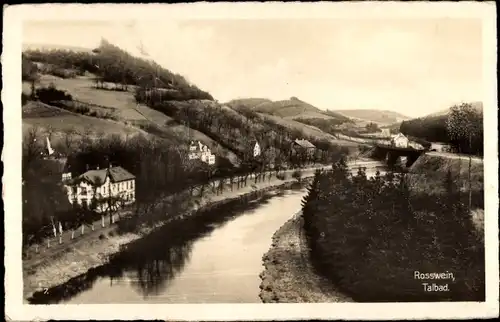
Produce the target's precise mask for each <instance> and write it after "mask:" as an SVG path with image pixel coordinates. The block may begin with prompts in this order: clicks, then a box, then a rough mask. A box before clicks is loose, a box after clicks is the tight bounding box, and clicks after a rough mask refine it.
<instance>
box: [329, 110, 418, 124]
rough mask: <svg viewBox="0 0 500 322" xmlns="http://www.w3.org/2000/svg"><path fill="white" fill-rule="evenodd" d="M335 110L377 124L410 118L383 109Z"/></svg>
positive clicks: (359, 120)
mask: <svg viewBox="0 0 500 322" xmlns="http://www.w3.org/2000/svg"><path fill="white" fill-rule="evenodd" d="M335 112H337V113H340V114H342V115H345V116H347V117H349V118H352V119H355V120H357V121H358V123H359V122H373V123H377V124H379V125H390V124H394V123H397V122H400V121H403V120H408V119H410V118H409V117H408V116H406V115H402V114H400V113H397V112H393V111H385V110H370V109H366V110H365V109H358V110H335Z"/></svg>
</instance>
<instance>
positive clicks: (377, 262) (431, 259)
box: [302, 160, 485, 302]
mask: <svg viewBox="0 0 500 322" xmlns="http://www.w3.org/2000/svg"><path fill="white" fill-rule="evenodd" d="M443 185H444V187H445V193H442V194H440V195H436V194H431V193H426V192H422V191H416V190H414V189H412V188H411V186H410V184H409V182H408V178H407V174H393V173H390V172H389V173H387V174H386V175H384V176H381V175H380V174H379V173H377V174H376V175H375V176H374V177H373V178H370V179H367V177H366V174H365V172H364V170H363V169H360V170H359V172H358V173H357V174H356V175H350V174H349V172H348V169H347V166H346V164H345V161H344V160H341V161H339V162H337V163H336V164H334V166H333V167H332V170H331V171H327V172H320V171H318V172H317V173H316V176H315V178H314V181H313V183H312V185H311V186H310V187H309V191H308V195H307V196H306V197H305V199H304V201H303V209H302V211H303V218H304V230H305V232H306V239H307V244H308V246H309V248H310V259H311V261H312V262H313V264H314V266H315V268H316V269H317V271H318V272H319V274H321V275H323V276H325V277H327V278H328V279H329V280H330V281H331V282H332V283H333V284H335V285H336V286H337V287H338V288H339V289H340V290H341V291H342V292H344V293H345V294H347V295H348V296H351V297H352V298H353V300H354V301H360V302H393V301H395V302H397V301H484V298H485V293H484V292H485V284H484V283H485V275H484V274H485V272H484V265H485V264H484V263H485V258H484V256H485V254H484V243H483V241H482V237H481V236H479V235H478V234H477V233H475V229H474V226H473V223H472V221H471V218H470V215H469V209H468V207H467V197H466V194H464V193H463V192H461V191H460V189H459V188H458V187H457V186H456V184H455V180H454V178H453V177H452V175H451V173H449V174H448V175H447V176H446V178H445V180H444V182H443ZM482 193H483V192H482V191H480V192H474V195H473V198H472V200H473V205H472V206H473V207H478V208H483V204H482V203H483V198H482ZM415 271H419V272H436V273H441V272H442V273H446V272H451V273H453V274H454V276H455V281H452V280H446V281H423V280H418V279H415V278H414V272H415ZM423 282H429V283H432V282H436V283H438V284H445V283H447V284H449V291H447V292H426V291H424V289H423V284H422V283H423Z"/></svg>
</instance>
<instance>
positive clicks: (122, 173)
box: [109, 167, 135, 182]
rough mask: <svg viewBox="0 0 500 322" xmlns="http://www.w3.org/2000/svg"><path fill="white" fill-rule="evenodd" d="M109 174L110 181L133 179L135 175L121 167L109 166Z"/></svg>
mask: <svg viewBox="0 0 500 322" xmlns="http://www.w3.org/2000/svg"><path fill="white" fill-rule="evenodd" d="M109 175H110V177H111V181H112V182H120V181H126V180H132V179H135V176H134V175H133V174H132V173H130V172H128V171H127V170H125V169H124V168H122V167H112V168H109Z"/></svg>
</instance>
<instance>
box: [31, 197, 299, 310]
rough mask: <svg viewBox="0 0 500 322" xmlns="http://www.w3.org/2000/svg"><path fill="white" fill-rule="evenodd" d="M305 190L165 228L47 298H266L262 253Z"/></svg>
mask: <svg viewBox="0 0 500 322" xmlns="http://www.w3.org/2000/svg"><path fill="white" fill-rule="evenodd" d="M305 194H306V190H305V189H300V190H299V189H295V190H282V191H279V192H277V193H271V194H266V195H265V196H264V197H263V198H262V199H260V200H257V201H254V202H252V203H250V204H248V203H246V204H245V205H237V206H234V205H233V206H231V207H230V208H228V207H226V209H217V210H216V211H212V212H210V213H206V214H202V215H203V217H205V218H206V219H205V220H203V221H201V222H200V220H196V221H195V220H192V221H188V222H185V221H183V222H182V227H181V225H180V224H179V225H173V226H170V227H169V228H166V229H162V230H160V232H161V236H160V233H159V234H157V235H156V236H155V235H153V236H148V237H147V238H145V239H143V240H140V242H139V243H137V246H136V247H133V248H131V249H128V250H126V251H123V252H122V253H121V254H120V255H119V256H118V257H117V258H115V259H112V260H111V263H110V264H109V265H106V266H103V267H100V268H98V269H96V270H92V271H89V273H88V274H86V276H82V277H81V278H77V279H76V280H74V281H73V282H72V283H71V285H63V286H61V288H59V290H56V291H53V295H52V296H46V297H45V296H44V299H42V298H40V299H39V301H40V302H45V303H47V302H49V303H59V304H98V303H145V302H147V303H260V299H259V291H260V289H259V285H260V282H261V280H260V278H259V274H260V273H261V272H262V270H263V266H262V256H263V254H264V253H265V252H266V251H267V250H268V249H269V247H270V246H271V238H272V235H273V234H274V232H275V231H276V230H278V229H279V228H280V227H281V225H283V224H284V223H285V222H286V221H287V220H288V219H289V218H291V217H292V216H293V215H294V214H295V213H297V212H298V211H299V210H300V208H301V201H302V198H303V197H304V196H305ZM222 212H223V214H222V215H221V213H222ZM199 218H201V215H200V217H199ZM63 288H64V290H63ZM68 289H71V290H68ZM36 302H38V301H36Z"/></svg>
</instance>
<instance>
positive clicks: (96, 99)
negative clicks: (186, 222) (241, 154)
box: [23, 75, 239, 165]
mask: <svg viewBox="0 0 500 322" xmlns="http://www.w3.org/2000/svg"><path fill="white" fill-rule="evenodd" d="M51 83H53V84H54V85H55V86H56V87H57V88H59V89H64V90H67V91H68V92H69V93H70V94H71V95H73V97H74V99H77V100H79V101H82V102H85V103H91V104H97V105H102V106H106V107H110V108H113V109H114V112H113V114H114V115H115V116H117V117H118V119H119V120H121V121H123V122H127V123H129V124H133V125H137V126H139V127H144V126H147V125H148V124H151V123H152V124H154V125H156V126H157V127H158V128H159V130H158V131H163V132H166V133H165V134H166V135H167V136H168V134H170V135H173V136H175V137H177V138H179V139H181V140H183V141H187V140H188V134H189V135H191V138H192V139H194V140H200V141H201V142H203V143H204V144H207V145H208V146H209V147H210V148H211V149H212V151H213V152H214V153H215V154H216V155H219V156H224V157H226V158H228V159H229V160H230V161H231V162H232V163H233V164H235V165H237V164H238V163H239V160H238V157H237V156H236V155H235V154H234V153H232V152H231V151H229V150H227V149H225V148H224V147H222V146H221V145H220V144H218V143H217V142H215V141H214V140H212V139H211V138H209V137H208V136H206V135H205V134H203V133H201V132H199V131H196V130H193V129H189V128H188V127H186V126H184V125H181V124H177V123H175V122H172V121H173V120H172V118H171V117H169V116H167V115H165V114H163V113H161V112H158V111H156V110H153V109H151V108H149V107H148V106H145V105H137V103H136V102H135V99H134V95H133V93H132V90H131V89H132V88H133V87H131V89H130V90H129V92H119V91H108V90H98V89H95V88H94V87H93V85H94V84H93V81H92V77H91V76H89V77H78V78H75V79H63V78H59V77H55V76H51V75H42V76H41V78H40V83H39V85H38V86H48V85H49V84H51ZM23 91H24V92H25V93H29V91H30V89H29V84H28V83H23ZM68 113H69V112H68ZM79 116H82V117H84V119H85V121H84V122H89V124H92V126H93V127H94V128H96V129H98V128H99V127H101V131H102V132H108V123H106V122H108V121H105V120H100V119H97V118H92V117H86V116H83V115H76V114H75V115H74V116H73V118H75V117H77V118H78V117H79ZM82 121H83V118H81V119H80V122H76V121H71V122H70V123H69V124H80V127H81V126H82V125H83V124H81V123H82ZM100 121H101V122H100ZM30 122H31V123H33V121H30ZM46 122H50V123H47V124H51V125H52V126H54V124H56V125H57V124H58V122H60V121H56V120H53V119H40V120H37V124H39V125H44V123H46ZM103 122H104V123H103ZM28 123H29V122H28ZM115 123H117V122H115ZM167 123H168V125H167ZM100 125H102V126H100ZM58 126H62V124H60V125H58ZM124 126H125V125H124ZM68 127H69V125H65V129H66V128H68ZM111 128H113V127H111ZM127 128H128V127H127ZM131 128H133V127H131ZM138 130H139V129H138ZM117 131H118V130H116V131H115V130H114V129H113V130H111V132H113V133H115V132H117ZM139 131H141V130H139ZM141 132H144V131H141ZM154 134H157V131H155V132H154Z"/></svg>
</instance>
